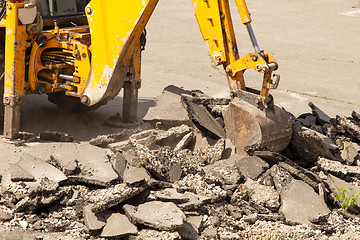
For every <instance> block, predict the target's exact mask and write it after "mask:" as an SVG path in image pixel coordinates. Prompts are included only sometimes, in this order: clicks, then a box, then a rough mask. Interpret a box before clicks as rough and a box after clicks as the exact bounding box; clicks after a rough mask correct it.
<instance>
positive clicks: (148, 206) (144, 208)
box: [123, 201, 186, 231]
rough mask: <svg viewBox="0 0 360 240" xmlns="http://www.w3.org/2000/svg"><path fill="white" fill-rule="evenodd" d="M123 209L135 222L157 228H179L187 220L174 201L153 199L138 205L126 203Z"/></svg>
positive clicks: (171, 229) (170, 229)
mask: <svg viewBox="0 0 360 240" xmlns="http://www.w3.org/2000/svg"><path fill="white" fill-rule="evenodd" d="M123 209H124V211H125V213H126V215H127V216H128V218H129V219H130V220H131V221H132V222H133V223H135V224H141V225H145V226H147V227H151V228H154V229H157V230H165V231H174V230H177V229H179V228H181V227H182V226H183V225H184V221H185V220H186V216H185V214H184V213H183V211H181V209H180V208H178V207H177V206H176V205H175V204H174V203H172V202H166V203H164V202H159V201H152V202H146V203H144V204H141V205H139V206H138V207H134V206H131V205H125V206H124V207H123Z"/></svg>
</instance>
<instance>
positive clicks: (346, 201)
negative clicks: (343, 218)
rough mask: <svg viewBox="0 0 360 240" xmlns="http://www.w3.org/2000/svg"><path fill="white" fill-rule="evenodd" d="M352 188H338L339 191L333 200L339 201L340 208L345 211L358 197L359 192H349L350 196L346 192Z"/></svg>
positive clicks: (359, 195)
mask: <svg viewBox="0 0 360 240" xmlns="http://www.w3.org/2000/svg"><path fill="white" fill-rule="evenodd" d="M352 191H353V189H352V188H340V189H339V192H340V194H339V195H337V196H336V198H335V200H334V204H335V203H336V202H337V201H339V202H341V208H342V209H344V210H345V211H347V210H348V209H349V208H351V207H353V206H354V205H355V203H356V201H357V199H358V198H359V197H360V192H358V193H357V194H351V195H350V196H349V195H348V194H347V192H352Z"/></svg>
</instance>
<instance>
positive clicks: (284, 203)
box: [280, 179, 330, 224]
mask: <svg viewBox="0 0 360 240" xmlns="http://www.w3.org/2000/svg"><path fill="white" fill-rule="evenodd" d="M280 195H281V207H280V213H281V214H283V215H284V216H285V218H286V220H287V221H288V222H290V223H300V224H308V223H310V222H309V219H313V218H316V217H317V216H319V215H325V214H328V213H330V210H329V208H328V207H327V206H326V203H325V202H324V199H323V198H321V197H320V196H319V195H318V194H316V193H315V191H314V190H313V189H312V188H311V187H310V186H309V185H308V184H306V183H304V182H302V181H299V180H295V179H294V180H292V181H291V182H290V183H289V184H288V185H287V186H286V188H285V189H283V190H282V191H281V193H280Z"/></svg>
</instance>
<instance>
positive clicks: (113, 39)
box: [83, 0, 158, 105]
mask: <svg viewBox="0 0 360 240" xmlns="http://www.w3.org/2000/svg"><path fill="white" fill-rule="evenodd" d="M157 2H158V0H132V1H119V0H92V1H91V2H90V3H89V4H88V6H87V7H86V10H85V12H86V15H87V18H88V22H89V28H90V32H91V40H92V42H91V53H92V65H91V73H90V78H89V82H88V83H87V85H86V86H85V91H84V93H83V95H86V96H87V97H88V98H89V99H90V101H89V103H88V105H94V104H96V103H97V102H100V101H104V100H105V101H107V100H110V99H112V98H114V97H115V96H116V95H117V94H118V93H119V91H120V90H121V88H122V83H123V81H124V78H125V75H126V72H127V70H128V67H129V65H130V60H131V57H132V54H133V52H134V49H135V46H136V43H137V42H138V41H139V39H140V35H141V33H142V31H143V30H144V28H145V26H146V24H147V22H148V20H149V18H150V16H151V14H152V12H153V10H154V8H155V7H156V4H157Z"/></svg>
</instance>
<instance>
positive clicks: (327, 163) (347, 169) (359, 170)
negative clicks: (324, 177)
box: [316, 157, 360, 179]
mask: <svg viewBox="0 0 360 240" xmlns="http://www.w3.org/2000/svg"><path fill="white" fill-rule="evenodd" d="M316 165H317V166H318V167H319V168H320V169H321V170H323V171H324V172H328V173H331V174H333V175H335V176H337V177H340V178H343V179H344V178H345V179H348V178H349V177H357V178H359V177H360V167H358V166H348V165H344V164H341V163H340V162H338V161H332V160H329V159H326V158H322V157H320V158H319V160H318V161H317V162H316Z"/></svg>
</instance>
